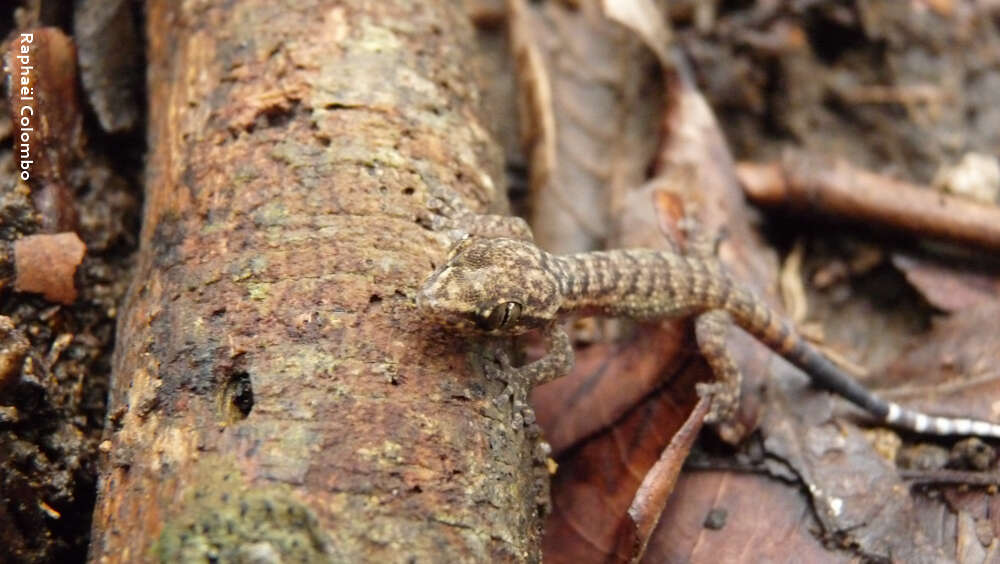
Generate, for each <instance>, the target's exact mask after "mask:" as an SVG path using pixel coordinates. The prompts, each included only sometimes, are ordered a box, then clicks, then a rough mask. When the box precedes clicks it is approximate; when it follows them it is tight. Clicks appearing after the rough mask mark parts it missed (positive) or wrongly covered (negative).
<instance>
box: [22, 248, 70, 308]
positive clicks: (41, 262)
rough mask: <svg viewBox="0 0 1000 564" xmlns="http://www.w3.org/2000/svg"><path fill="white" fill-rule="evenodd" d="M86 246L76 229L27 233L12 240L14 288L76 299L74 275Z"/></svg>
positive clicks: (65, 301) (58, 299) (65, 299)
mask: <svg viewBox="0 0 1000 564" xmlns="http://www.w3.org/2000/svg"><path fill="white" fill-rule="evenodd" d="M86 252H87V246H86V245H85V244H84V243H83V241H81V240H80V238H79V237H78V236H77V235H76V233H56V234H54V235H49V234H44V235H29V236H27V237H24V238H23V239H19V240H17V241H15V242H14V269H15V277H14V289H15V290H17V291H18V292H36V293H39V294H42V295H43V296H44V297H45V299H47V300H49V301H52V302H57V303H61V304H66V305H69V304H71V303H73V302H74V301H75V300H76V287H75V286H74V283H73V276H74V274H75V273H76V267H77V266H79V265H80V263H81V262H83V256H84V254H86Z"/></svg>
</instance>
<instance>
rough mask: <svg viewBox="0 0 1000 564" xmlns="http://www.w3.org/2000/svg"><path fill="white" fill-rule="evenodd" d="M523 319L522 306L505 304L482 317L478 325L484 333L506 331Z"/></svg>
mask: <svg viewBox="0 0 1000 564" xmlns="http://www.w3.org/2000/svg"><path fill="white" fill-rule="evenodd" d="M519 317H521V304H519V303H517V302H505V303H502V304H500V305H498V306H496V307H494V308H493V309H491V310H489V311H488V312H486V314H485V315H480V316H479V317H478V318H477V319H476V323H477V324H478V325H479V328H480V329H482V330H483V331H495V330H497V329H504V328H507V327H510V326H511V325H514V324H515V323H517V320H518V318H519Z"/></svg>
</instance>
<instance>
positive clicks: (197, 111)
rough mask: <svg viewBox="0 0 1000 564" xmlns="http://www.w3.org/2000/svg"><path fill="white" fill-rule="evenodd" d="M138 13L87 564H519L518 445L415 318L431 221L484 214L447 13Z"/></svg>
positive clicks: (461, 63) (437, 243)
mask: <svg viewBox="0 0 1000 564" xmlns="http://www.w3.org/2000/svg"><path fill="white" fill-rule="evenodd" d="M148 18H149V19H148V22H147V26H148V36H149V63H150V69H149V91H150V122H151V123H150V146H151V155H150V158H149V171H148V184H147V200H146V212H145V217H144V224H143V231H142V240H141V244H142V250H141V258H140V260H139V263H140V264H139V267H138V269H137V279H136V281H135V283H134V284H133V287H132V290H131V292H130V295H129V299H128V301H127V303H126V304H125V306H124V307H123V308H122V312H121V318H120V324H119V335H120V342H119V349H118V351H117V353H116V357H115V362H114V377H113V378H114V381H113V384H112V392H111V405H110V408H109V413H110V416H109V440H110V449H109V455H108V459H107V461H106V464H105V468H104V471H103V473H102V478H101V485H100V490H99V496H100V497H99V501H98V507H97V510H96V514H95V520H94V536H93V543H92V548H91V554H90V557H91V560H92V561H95V562H114V561H122V562H130V561H136V560H162V561H171V562H174V561H184V562H196V561H209V560H212V559H218V560H222V561H227V560H230V559H231V560H244V561H251V560H252V561H262V562H263V561H276V559H277V558H279V557H280V558H281V559H282V560H283V561H286V562H287V561H298V560H299V559H301V560H302V561H352V562H353V561H379V562H390V561H392V562H395V561H420V562H427V561H432V560H433V561H451V562H453V561H459V560H464V561H469V560H475V561H487V560H500V561H504V560H506V561H515V560H516V561H522V560H529V561H530V560H537V559H538V558H539V552H538V541H539V533H540V530H539V529H540V516H539V511H540V508H539V503H538V501H537V500H538V499H539V496H540V494H546V492H545V491H544V489H543V488H545V487H546V486H545V485H544V483H543V481H539V480H537V479H536V478H535V476H536V475H537V469H538V468H537V463H538V461H537V460H535V459H534V457H533V455H532V453H533V452H535V445H534V444H533V443H532V441H531V439H530V438H529V437H528V436H526V434H525V432H524V430H521V429H516V428H514V427H513V426H512V425H511V421H512V417H513V414H512V410H511V408H510V405H511V404H510V402H506V403H503V402H494V401H493V399H494V398H495V397H497V396H498V395H499V394H500V393H501V391H502V388H503V387H504V385H503V383H502V382H494V381H487V380H485V379H484V378H483V377H482V376H481V375H477V374H475V373H474V372H475V371H473V370H471V369H470V368H469V366H468V363H467V362H466V361H465V356H464V354H463V350H464V349H463V347H464V343H462V342H461V340H460V339H459V338H457V337H456V336H454V335H450V334H448V333H446V332H442V331H440V330H439V329H438V328H436V327H434V326H432V325H431V324H430V323H429V322H428V321H427V320H425V319H422V318H421V317H420V315H419V312H418V311H417V310H416V307H415V305H414V302H413V296H414V295H415V293H416V289H417V288H418V286H419V284H420V283H421V281H422V280H423V278H424V277H426V275H427V274H428V273H429V272H430V271H431V270H432V267H433V266H434V265H435V264H437V263H438V262H439V261H440V260H443V258H444V254H445V252H446V250H447V244H448V241H447V238H446V237H445V236H444V235H443V234H442V233H438V232H435V231H434V230H432V229H430V228H428V227H427V226H428V225H431V224H433V223H434V222H433V219H434V217H433V213H434V212H432V211H429V210H430V209H431V208H435V204H440V203H441V202H450V203H452V204H454V203H456V202H464V204H465V205H467V206H469V207H470V208H472V209H474V210H483V209H486V208H487V207H489V206H490V205H492V204H491V203H492V202H494V201H495V200H497V199H498V198H501V197H502V196H501V192H502V191H501V190H500V189H499V186H500V185H499V172H500V170H501V167H500V165H501V161H500V154H499V151H498V150H497V148H496V146H495V145H494V142H493V141H492V139H491V138H490V136H489V135H488V133H487V132H486V131H485V130H484V128H483V126H482V125H481V123H482V122H481V121H480V118H479V116H478V115H477V106H478V94H477V91H476V88H475V87H474V86H473V84H474V81H473V76H472V75H471V71H470V67H471V65H470V64H469V56H470V55H471V51H473V50H474V44H473V39H472V32H471V29H470V26H469V24H468V22H467V21H466V19H465V16H464V13H463V12H462V11H461V10H460V5H459V3H458V2H452V3H449V2H411V1H410V0H394V1H393V0H387V1H384V2H366V1H363V0H352V1H346V2H343V1H332V0H331V1H306V2H302V1H297V0H296V1H292V0H284V1H276V0H266V1H265V0H246V1H243V2H223V1H221V0H213V1H210V0H202V1H194V2H173V1H171V0H154V1H151V2H150V3H149V4H148ZM435 209H440V206H438V208H435ZM520 399H521V400H523V398H520ZM540 488H542V489H540ZM212 561H215V560H212Z"/></svg>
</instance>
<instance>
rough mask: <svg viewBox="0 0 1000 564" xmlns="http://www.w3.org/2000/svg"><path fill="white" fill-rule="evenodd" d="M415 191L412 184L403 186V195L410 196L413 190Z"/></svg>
mask: <svg viewBox="0 0 1000 564" xmlns="http://www.w3.org/2000/svg"><path fill="white" fill-rule="evenodd" d="M415 191H416V190H414V189H413V187H412V186H407V187H406V188H403V195H405V196H412V195H413V192H415Z"/></svg>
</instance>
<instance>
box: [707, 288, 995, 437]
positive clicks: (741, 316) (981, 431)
mask: <svg viewBox="0 0 1000 564" xmlns="http://www.w3.org/2000/svg"><path fill="white" fill-rule="evenodd" d="M737 302H742V303H737ZM724 309H726V310H727V311H729V313H730V314H731V315H732V317H733V318H734V320H735V321H736V323H737V325H739V326H740V327H742V328H743V329H745V330H746V331H748V332H749V333H751V334H752V335H754V336H755V337H757V339H758V340H760V341H761V342H762V343H764V344H765V345H767V346H768V348H770V349H771V350H773V351H774V352H776V353H778V354H779V355H781V356H782V357H783V358H785V359H786V360H788V361H789V362H791V363H792V364H794V365H795V366H797V367H798V368H800V369H801V370H802V371H804V372H805V373H806V375H808V376H809V378H810V379H811V380H812V382H813V383H814V384H816V385H817V386H819V387H821V388H825V389H826V390H829V391H830V392H833V393H834V394H837V395H839V396H843V397H844V399H846V400H848V401H850V402H851V403H853V404H854V405H857V406H858V407H860V408H862V409H864V410H865V411H867V412H868V413H870V414H872V415H874V416H875V417H878V418H879V419H881V420H882V421H883V422H884V423H886V424H888V425H891V426H894V427H898V428H901V429H905V430H908V431H913V432H916V433H921V434H932V435H975V436H979V437H996V438H1000V424H997V423H991V422H989V421H982V420H977V419H968V418H962V417H942V416H937V415H927V414H925V413H920V412H919V411H913V410H910V409H907V408H905V407H903V406H901V405H899V404H897V403H893V402H889V401H886V400H884V399H882V398H880V397H879V396H878V395H876V394H875V393H874V392H872V391H871V390H869V389H867V388H865V387H864V386H862V385H861V384H860V383H858V381H857V380H855V379H854V378H852V377H851V376H850V375H849V374H848V373H846V372H844V371H843V370H842V369H841V368H839V367H838V366H837V365H835V364H834V363H833V362H832V361H830V360H829V359H828V358H827V357H826V356H824V355H823V354H822V353H820V352H819V351H818V350H817V349H816V348H815V347H814V346H812V345H811V344H809V343H808V342H807V341H806V340H805V339H803V338H802V336H801V335H799V334H798V332H796V331H795V330H794V329H792V328H791V327H790V326H789V325H788V324H787V323H786V322H785V321H783V320H782V319H781V318H780V317H779V316H778V315H777V314H774V313H772V312H771V311H770V308H768V307H766V306H764V305H763V301H761V300H759V299H758V298H756V297H755V296H753V295H752V294H749V293H746V292H738V293H737V294H736V295H733V296H731V297H730V298H729V299H728V300H727V303H726V304H725V305H724Z"/></svg>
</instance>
